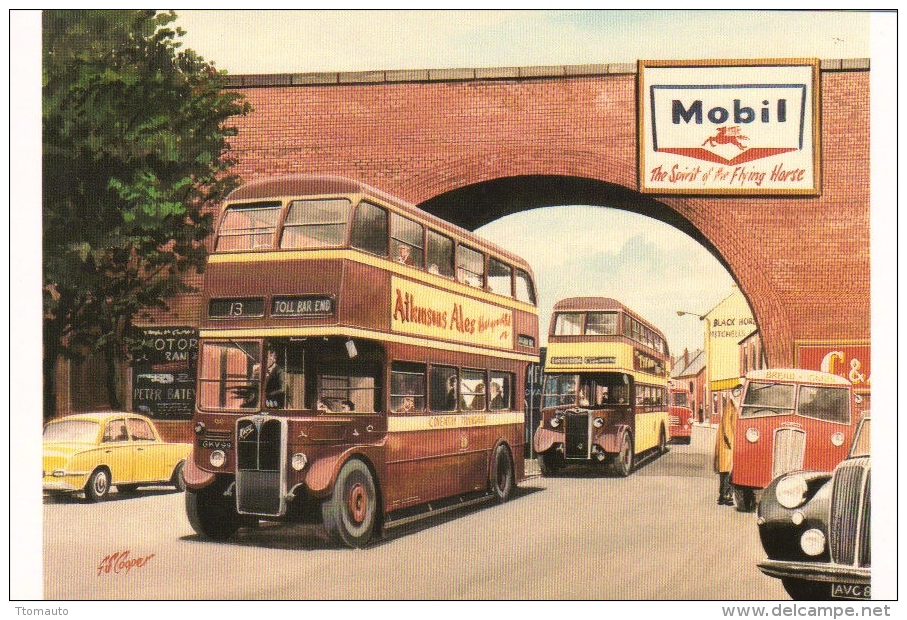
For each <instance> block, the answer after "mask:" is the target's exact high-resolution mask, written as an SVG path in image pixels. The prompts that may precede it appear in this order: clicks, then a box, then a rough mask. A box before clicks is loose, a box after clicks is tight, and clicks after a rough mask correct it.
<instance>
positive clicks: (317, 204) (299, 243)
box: [280, 198, 351, 248]
mask: <svg viewBox="0 0 907 620" xmlns="http://www.w3.org/2000/svg"><path fill="white" fill-rule="evenodd" d="M350 208H351V205H350V201H349V200H347V199H345V198H332V199H329V200H294V201H293V202H291V203H290V210H289V212H288V213H287V219H286V222H284V226H283V235H282V236H281V239H280V247H281V248H320V247H331V246H338V245H342V244H343V242H344V236H345V234H346V224H347V222H348V221H349V217H350Z"/></svg>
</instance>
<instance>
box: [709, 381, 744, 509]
mask: <svg viewBox="0 0 907 620" xmlns="http://www.w3.org/2000/svg"><path fill="white" fill-rule="evenodd" d="M739 396H740V386H739V385H738V386H737V387H735V388H734V389H733V391H732V396H730V397H728V398H725V399H724V408H723V409H722V410H721V421H720V422H719V423H718V433H717V434H716V436H715V459H714V462H713V464H712V466H713V467H714V469H715V473H717V474H718V503H719V504H721V505H724V506H731V505H733V503H734V499H733V493H732V491H731V469H733V466H734V428H735V427H736V426H737V415H738V411H739V409H738V404H737V402H736V401H737V399H738V398H739Z"/></svg>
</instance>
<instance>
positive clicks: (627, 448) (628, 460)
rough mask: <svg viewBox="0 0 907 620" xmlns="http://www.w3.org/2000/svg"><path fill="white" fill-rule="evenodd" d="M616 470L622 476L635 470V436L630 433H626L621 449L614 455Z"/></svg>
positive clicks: (621, 442) (624, 476)
mask: <svg viewBox="0 0 907 620" xmlns="http://www.w3.org/2000/svg"><path fill="white" fill-rule="evenodd" d="M614 471H615V472H616V473H617V475H618V476H620V477H621V478H626V477H627V476H629V475H630V472H631V471H633V437H632V436H631V435H630V433H624V436H623V439H621V441H620V451H619V452H618V453H617V454H615V455H614Z"/></svg>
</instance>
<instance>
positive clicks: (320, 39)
mask: <svg viewBox="0 0 907 620" xmlns="http://www.w3.org/2000/svg"><path fill="white" fill-rule="evenodd" d="M177 15H178V20H177V22H176V24H177V25H178V26H179V27H181V28H182V29H183V30H185V31H186V34H185V36H184V37H183V38H182V40H183V42H184V45H185V46H186V47H189V48H191V49H193V50H195V51H196V52H198V53H200V54H201V55H202V56H203V57H205V58H206V59H208V60H211V61H213V62H214V63H215V65H216V66H217V67H218V68H219V69H223V70H226V71H227V72H228V73H231V74H246V73H306V72H339V71H374V70H392V69H438V68H462V67H470V68H473V67H504V66H530V65H570V64H595V63H634V62H636V60H637V59H641V58H645V59H679V58H690V57H691V56H695V57H698V58H764V57H771V56H776V55H779V50H783V55H784V56H786V57H818V58H835V59H837V58H867V57H869V55H870V15H869V14H868V13H858V14H854V13H847V14H844V13H835V12H827V13H794V12H771V13H763V12H747V11H733V12H725V13H720V14H716V13H715V12H711V11H668V12H664V11H550V10H548V11H343V12H337V11H180V10H177ZM804 32H809V33H811V36H803V33H804ZM654 33H658V35H657V36H654ZM716 33H720V35H719V36H715V35H716ZM728 33H734V34H733V35H732V34H728ZM389 41H390V42H393V44H388V42H389ZM590 230H594V231H596V233H595V235H590V233H589V231H590ZM552 231H556V232H554V233H552ZM477 232H478V233H479V234H481V235H483V236H485V237H487V238H488V239H490V240H491V241H493V242H495V243H497V244H499V245H501V246H503V247H505V248H507V249H509V250H511V251H513V252H515V253H516V254H518V255H520V256H522V257H523V258H525V259H527V260H528V261H529V263H530V265H532V267H533V270H534V272H535V276H536V280H537V288H538V297H539V331H540V342H541V344H542V345H544V344H545V343H546V330H547V327H548V321H549V318H550V313H551V307H552V306H553V305H554V303H555V302H556V301H558V300H559V299H562V298H564V297H572V296H585V295H589V296H602V297H613V298H616V299H619V300H620V301H622V302H624V303H626V304H627V305H628V306H630V307H631V308H633V309H634V310H636V311H637V312H638V313H639V314H641V315H642V316H643V317H644V318H646V319H648V320H649V321H651V322H653V323H654V324H655V325H656V326H657V327H659V329H661V330H662V331H663V332H664V333H665V336H666V337H667V339H668V344H669V347H670V349H671V351H672V352H673V353H675V354H682V353H683V350H684V349H689V350H694V349H696V348H701V347H702V346H703V326H702V324H701V323H700V322H699V321H697V320H696V318H695V317H691V316H688V315H685V316H678V314H677V310H685V311H688V312H693V313H696V314H703V313H705V312H707V311H708V310H710V309H711V308H712V307H714V306H715V305H716V304H717V303H718V302H720V301H721V300H722V299H724V298H725V297H727V296H728V295H729V294H731V292H732V290H733V288H732V287H733V286H734V281H733V278H732V277H731V276H730V274H728V273H727V271H726V270H725V269H724V268H723V267H722V266H721V265H720V264H719V263H718V261H717V260H716V259H715V258H714V257H713V256H712V255H711V254H710V253H708V252H707V251H706V250H705V249H704V248H703V247H702V246H700V245H699V244H698V243H696V242H694V241H692V239H690V238H689V237H688V236H687V235H685V234H684V233H681V232H679V231H677V230H676V229H674V228H672V227H671V226H669V225H667V224H664V223H661V222H659V221H657V220H654V219H651V218H646V217H644V216H640V215H636V214H633V213H631V212H626V211H619V210H616V209H608V208H599V207H596V208H592V207H580V206H577V207H557V208H549V209H541V210H535V211H532V212H523V213H520V214H516V215H511V216H508V217H506V218H503V219H501V220H498V221H496V222H493V223H491V224H489V225H487V226H484V227H482V228H480V229H479V230H478V231H477ZM552 234H554V235H555V236H554V237H552ZM602 239H607V241H608V242H607V243H602V242H601V240H602ZM565 248H570V249H569V251H565ZM639 265H645V271H644V272H640V271H639V269H638V266H639ZM578 274H583V276H584V277H578Z"/></svg>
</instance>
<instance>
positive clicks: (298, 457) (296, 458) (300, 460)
mask: <svg viewBox="0 0 907 620" xmlns="http://www.w3.org/2000/svg"><path fill="white" fill-rule="evenodd" d="M308 463H309V457H307V456H306V455H305V453H303V452H297V453H296V454H294V455H293V458H292V459H290V466H291V467H292V468H293V469H295V470H296V471H302V470H303V469H304V468H305V466H306V465H308Z"/></svg>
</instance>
